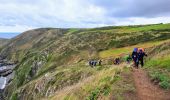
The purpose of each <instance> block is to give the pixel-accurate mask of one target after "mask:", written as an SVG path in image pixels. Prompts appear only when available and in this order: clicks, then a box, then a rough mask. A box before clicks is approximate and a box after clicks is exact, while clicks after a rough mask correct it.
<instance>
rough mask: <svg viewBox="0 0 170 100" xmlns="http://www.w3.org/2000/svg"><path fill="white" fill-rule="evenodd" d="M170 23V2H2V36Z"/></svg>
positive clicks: (161, 0) (0, 19)
mask: <svg viewBox="0 0 170 100" xmlns="http://www.w3.org/2000/svg"><path fill="white" fill-rule="evenodd" d="M169 22H170V0H0V32H23V31H26V30H28V29H33V28H39V27H58V28H66V27H79V28H80V27H81V28H83V27H84V28H85V27H100V26H106V25H133V24H153V23H169Z"/></svg>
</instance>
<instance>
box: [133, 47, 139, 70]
mask: <svg viewBox="0 0 170 100" xmlns="http://www.w3.org/2000/svg"><path fill="white" fill-rule="evenodd" d="M132 59H133V63H134V67H135V68H138V64H139V59H138V48H134V50H133V52H132Z"/></svg>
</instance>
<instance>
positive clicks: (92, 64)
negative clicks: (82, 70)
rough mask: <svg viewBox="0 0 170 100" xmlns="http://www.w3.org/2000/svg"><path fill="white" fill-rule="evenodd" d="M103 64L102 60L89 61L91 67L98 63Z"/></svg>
mask: <svg viewBox="0 0 170 100" xmlns="http://www.w3.org/2000/svg"><path fill="white" fill-rule="evenodd" d="M101 64H102V60H90V61H89V65H90V66H91V67H94V66H97V65H99V66H100V65H101Z"/></svg>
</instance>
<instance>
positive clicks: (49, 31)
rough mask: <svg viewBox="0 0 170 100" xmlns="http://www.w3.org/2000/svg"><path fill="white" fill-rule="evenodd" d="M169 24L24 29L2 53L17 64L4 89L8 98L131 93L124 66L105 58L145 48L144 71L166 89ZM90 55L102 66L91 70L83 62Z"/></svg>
mask: <svg viewBox="0 0 170 100" xmlns="http://www.w3.org/2000/svg"><path fill="white" fill-rule="evenodd" d="M169 27H170V24H155V25H138V26H115V27H113V26H109V27H102V28H94V29H74V28H72V29H55V28H41V29H36V30H30V31H27V32H24V33H23V34H21V35H20V36H18V37H16V38H13V39H12V40H10V42H9V43H8V45H5V47H3V48H2V50H1V53H0V54H1V56H4V57H7V58H8V59H9V60H11V61H18V62H19V63H18V65H17V67H16V68H15V72H16V73H15V77H14V79H13V81H12V82H11V83H10V84H9V85H8V86H7V88H6V90H5V92H6V97H7V99H9V98H11V99H12V100H15V99H16V98H17V99H23V100H29V99H31V100H35V99H37V98H38V99H41V98H47V99H52V100H55V99H56V98H57V99H58V98H60V99H61V100H62V99H65V100H76V99H87V100H95V99H99V98H102V99H115V98H116V99H126V98H128V97H126V94H127V93H129V92H130V93H132V94H133V96H134V97H135V87H134V84H133V80H132V79H131V78H130V77H131V71H130V70H129V69H128V68H124V69H123V67H124V65H121V66H119V67H118V68H117V66H112V65H111V64H112V60H109V61H110V62H108V59H110V58H114V57H117V56H122V55H124V54H128V53H130V52H131V51H132V49H133V48H134V47H143V48H146V50H147V52H149V57H148V61H147V62H146V67H145V68H146V70H147V71H148V72H149V74H150V76H151V78H152V80H153V81H155V80H156V81H158V84H159V85H160V86H161V87H162V88H165V89H169V77H170V74H169V73H170V67H169V66H170V63H169V60H170V56H168V55H166V54H169V50H170V48H169V47H170V43H169V41H170V40H169V38H170V29H169ZM89 59H102V60H103V62H102V63H103V65H102V66H97V67H96V68H91V67H89V66H88V65H87V62H88V60H89ZM126 76H129V77H126ZM127 78H128V80H127ZM35 94H36V95H35ZM122 95H123V96H122ZM132 99H134V98H132Z"/></svg>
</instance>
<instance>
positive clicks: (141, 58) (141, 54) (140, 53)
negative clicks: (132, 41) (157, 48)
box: [138, 48, 147, 67]
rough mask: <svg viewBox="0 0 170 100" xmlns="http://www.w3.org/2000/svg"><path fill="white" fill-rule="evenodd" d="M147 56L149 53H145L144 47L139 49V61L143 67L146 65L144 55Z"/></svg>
mask: <svg viewBox="0 0 170 100" xmlns="http://www.w3.org/2000/svg"><path fill="white" fill-rule="evenodd" d="M144 56H147V54H146V53H145V51H144V49H143V48H140V49H139V53H138V59H139V63H140V64H141V67H143V66H144V62H143V57H144Z"/></svg>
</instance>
